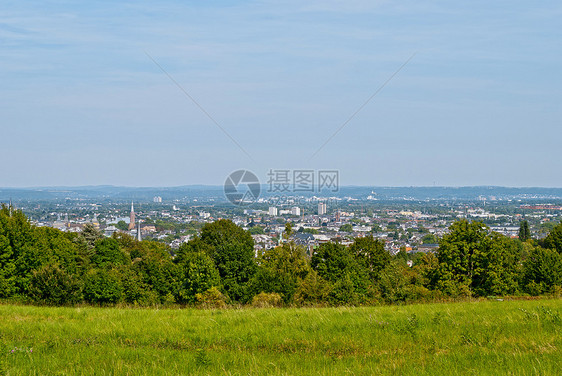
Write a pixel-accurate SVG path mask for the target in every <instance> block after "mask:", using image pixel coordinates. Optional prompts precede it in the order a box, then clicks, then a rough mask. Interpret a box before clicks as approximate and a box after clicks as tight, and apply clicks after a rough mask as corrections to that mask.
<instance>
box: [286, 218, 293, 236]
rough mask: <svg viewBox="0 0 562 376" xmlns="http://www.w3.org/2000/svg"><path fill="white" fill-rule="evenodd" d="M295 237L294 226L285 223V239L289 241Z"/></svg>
mask: <svg viewBox="0 0 562 376" xmlns="http://www.w3.org/2000/svg"><path fill="white" fill-rule="evenodd" d="M291 235H293V224H292V223H291V222H287V223H285V238H286V239H289V238H290V237H291Z"/></svg>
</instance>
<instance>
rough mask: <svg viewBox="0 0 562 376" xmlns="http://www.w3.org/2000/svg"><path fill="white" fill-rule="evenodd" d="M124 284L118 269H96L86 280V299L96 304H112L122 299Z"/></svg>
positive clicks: (87, 275)
mask: <svg viewBox="0 0 562 376" xmlns="http://www.w3.org/2000/svg"><path fill="white" fill-rule="evenodd" d="M122 296H123V286H122V284H121V278H120V276H119V273H118V272H117V271H116V270H105V269H94V270H91V271H90V272H89V273H88V274H86V278H85V280H84V299H86V301H87V302H89V303H94V304H112V303H117V302H119V301H121V298H122Z"/></svg>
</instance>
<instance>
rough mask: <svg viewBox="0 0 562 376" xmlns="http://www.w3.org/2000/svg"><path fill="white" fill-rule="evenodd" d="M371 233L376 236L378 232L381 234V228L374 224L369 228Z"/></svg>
mask: <svg viewBox="0 0 562 376" xmlns="http://www.w3.org/2000/svg"><path fill="white" fill-rule="evenodd" d="M371 232H372V233H373V234H377V233H379V232H382V227H381V226H380V225H378V224H376V223H375V224H374V225H373V226H372V227H371Z"/></svg>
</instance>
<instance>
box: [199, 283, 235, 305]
mask: <svg viewBox="0 0 562 376" xmlns="http://www.w3.org/2000/svg"><path fill="white" fill-rule="evenodd" d="M195 299H196V300H197V305H198V306H199V307H201V308H218V309H221V308H226V302H227V299H228V298H227V297H226V296H225V295H224V294H223V293H222V292H220V291H219V289H218V288H216V287H211V288H210V289H208V290H207V291H205V292H204V293H202V294H201V293H200V294H195Z"/></svg>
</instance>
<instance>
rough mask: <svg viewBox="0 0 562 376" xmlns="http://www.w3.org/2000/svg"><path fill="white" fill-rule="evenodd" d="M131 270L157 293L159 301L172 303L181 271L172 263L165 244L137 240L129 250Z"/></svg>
mask: <svg viewBox="0 0 562 376" xmlns="http://www.w3.org/2000/svg"><path fill="white" fill-rule="evenodd" d="M130 253H131V257H132V259H133V261H132V266H131V268H132V270H133V271H134V272H135V273H136V274H137V275H138V276H139V277H140V280H141V281H142V282H143V283H145V284H146V285H148V286H150V288H151V289H152V290H153V291H154V292H156V293H157V294H158V297H159V299H160V302H161V303H172V302H173V301H174V300H175V299H174V296H177V290H178V288H179V284H180V279H181V272H180V268H179V267H178V266H177V265H176V264H174V263H173V261H172V258H171V256H170V253H169V252H168V249H167V246H166V245H165V244H162V243H158V242H154V241H142V242H137V243H136V244H135V247H134V248H133V249H132V250H131V251H130Z"/></svg>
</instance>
